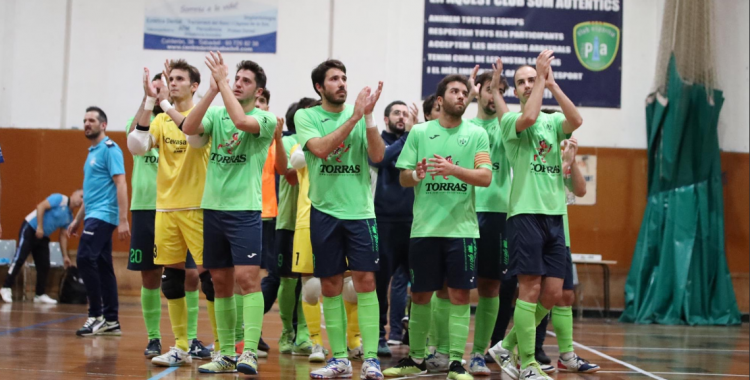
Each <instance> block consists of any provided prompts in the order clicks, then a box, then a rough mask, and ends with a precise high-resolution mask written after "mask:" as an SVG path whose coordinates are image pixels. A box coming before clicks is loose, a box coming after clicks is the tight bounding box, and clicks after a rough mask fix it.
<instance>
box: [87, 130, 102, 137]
mask: <svg viewBox="0 0 750 380" xmlns="http://www.w3.org/2000/svg"><path fill="white" fill-rule="evenodd" d="M83 134H84V135H86V138H87V139H89V140H96V139H97V138H99V135H101V134H102V130H101V129H100V130H98V131H96V132H94V130H93V129H92V130H91V133H86V131H85V130H84V132H83Z"/></svg>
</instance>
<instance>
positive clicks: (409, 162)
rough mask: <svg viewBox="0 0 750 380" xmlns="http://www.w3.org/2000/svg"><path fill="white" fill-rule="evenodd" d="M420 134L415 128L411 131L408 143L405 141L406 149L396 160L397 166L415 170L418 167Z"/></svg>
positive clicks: (407, 139)
mask: <svg viewBox="0 0 750 380" xmlns="http://www.w3.org/2000/svg"><path fill="white" fill-rule="evenodd" d="M420 134H421V133H419V132H416V131H414V129H412V131H411V133H409V136H408V137H407V138H406V143H404V149H402V150H401V154H400V155H399V156H398V161H396V168H398V169H412V170H414V168H416V167H417V160H418V158H417V135H420Z"/></svg>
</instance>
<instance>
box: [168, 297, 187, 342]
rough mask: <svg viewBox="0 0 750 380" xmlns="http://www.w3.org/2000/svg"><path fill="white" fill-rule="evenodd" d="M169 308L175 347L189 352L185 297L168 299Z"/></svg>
mask: <svg viewBox="0 0 750 380" xmlns="http://www.w3.org/2000/svg"><path fill="white" fill-rule="evenodd" d="M167 310H169V321H170V322H172V332H173V333H174V338H175V347H177V348H179V349H181V350H183V351H185V352H188V351H189V350H190V346H188V338H187V302H186V301H185V297H182V298H178V299H173V300H167Z"/></svg>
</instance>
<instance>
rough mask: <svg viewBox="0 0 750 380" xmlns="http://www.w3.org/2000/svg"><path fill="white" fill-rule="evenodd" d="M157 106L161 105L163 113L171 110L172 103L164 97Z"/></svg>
mask: <svg viewBox="0 0 750 380" xmlns="http://www.w3.org/2000/svg"><path fill="white" fill-rule="evenodd" d="M159 107H161V110H162V111H164V112H165V113H166V112H167V111H169V110H171V109H172V108H174V107H172V104H170V103H169V100H167V99H164V100H162V101H161V102H159Z"/></svg>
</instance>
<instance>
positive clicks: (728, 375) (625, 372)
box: [596, 371, 750, 377]
mask: <svg viewBox="0 0 750 380" xmlns="http://www.w3.org/2000/svg"><path fill="white" fill-rule="evenodd" d="M596 373H620V374H635V373H638V372H635V371H598V372H596ZM653 373H654V374H657V375H682V376H722V377H750V375H731V374H728V373H695V372H653Z"/></svg>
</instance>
